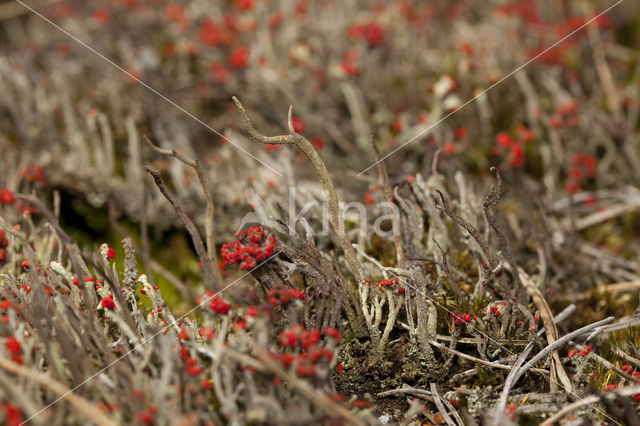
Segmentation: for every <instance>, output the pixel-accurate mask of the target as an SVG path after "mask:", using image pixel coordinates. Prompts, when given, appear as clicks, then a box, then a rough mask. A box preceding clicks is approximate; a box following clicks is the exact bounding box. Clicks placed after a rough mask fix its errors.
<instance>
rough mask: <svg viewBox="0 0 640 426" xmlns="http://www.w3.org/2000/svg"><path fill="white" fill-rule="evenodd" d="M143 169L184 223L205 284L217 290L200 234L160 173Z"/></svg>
mask: <svg viewBox="0 0 640 426" xmlns="http://www.w3.org/2000/svg"><path fill="white" fill-rule="evenodd" d="M144 169H145V171H146V172H147V173H149V174H150V175H151V176H153V180H154V181H155V183H156V185H157V186H158V188H159V189H160V192H162V195H164V196H165V198H166V199H167V200H169V202H170V203H171V205H172V206H173V208H174V209H175V210H176V213H177V214H178V217H179V218H180V220H182V223H184V225H185V227H186V228H187V231H188V232H189V235H190V236H191V240H192V241H193V246H194V248H195V249H196V253H197V254H198V257H199V258H200V262H202V269H203V270H204V275H205V279H206V281H207V283H208V284H209V286H210V287H212V288H213V290H218V285H217V283H216V280H215V278H214V275H213V268H212V267H211V263H210V262H209V257H208V256H207V252H206V251H205V248H204V243H203V242H202V238H200V234H199V233H198V228H196V225H195V224H194V223H193V221H192V220H191V219H189V216H187V214H186V213H185V212H184V210H182V207H181V206H180V204H179V202H178V200H177V199H176V197H175V195H173V193H172V192H171V191H169V189H168V188H167V186H166V185H165V184H164V181H163V180H162V176H161V175H160V172H159V171H158V170H156V169H153V168H151V167H149V166H144Z"/></svg>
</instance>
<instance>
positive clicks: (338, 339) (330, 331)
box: [324, 328, 342, 343]
mask: <svg viewBox="0 0 640 426" xmlns="http://www.w3.org/2000/svg"><path fill="white" fill-rule="evenodd" d="M324 334H325V335H327V336H330V337H333V338H334V339H336V342H338V343H340V342H342V335H341V334H340V332H339V331H338V330H336V329H335V328H325V329H324Z"/></svg>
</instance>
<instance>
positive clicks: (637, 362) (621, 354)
mask: <svg viewBox="0 0 640 426" xmlns="http://www.w3.org/2000/svg"><path fill="white" fill-rule="evenodd" d="M611 350H612V351H613V353H615V354H616V355H618V356H619V357H621V358H624V359H625V360H626V361H627V362H630V363H632V364H635V365H637V366H638V367H640V359H638V358H634V357H632V356H631V355H629V354H627V353H626V352H625V351H623V350H622V349H620V348H619V347H617V346H616V345H614V344H611Z"/></svg>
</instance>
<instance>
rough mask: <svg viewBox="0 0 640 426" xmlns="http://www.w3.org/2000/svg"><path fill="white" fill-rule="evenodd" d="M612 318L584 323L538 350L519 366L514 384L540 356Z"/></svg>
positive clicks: (542, 356) (612, 318)
mask: <svg viewBox="0 0 640 426" xmlns="http://www.w3.org/2000/svg"><path fill="white" fill-rule="evenodd" d="M614 319H615V318H614V317H608V318H605V319H603V320H600V321H596V322H594V323H593V324H589V325H586V326H584V327H582V328H579V329H578V330H575V331H572V332H571V333H569V334H567V335H565V336H562V337H560V338H559V339H558V340H556V341H555V342H553V343H551V344H550V345H549V346H547V347H546V348H544V349H543V350H541V351H540V352H538V354H537V355H535V356H534V357H533V358H531V359H530V360H529V362H527V363H526V364H525V365H523V366H522V367H521V368H520V370H519V371H518V374H517V375H516V377H515V378H514V380H513V383H514V385H515V383H516V382H517V381H518V379H520V377H522V376H523V375H524V373H526V372H527V371H528V370H529V369H530V368H531V367H532V366H533V364H535V363H536V362H538V361H540V360H541V359H542V358H544V357H545V356H547V355H549V354H550V353H551V352H553V351H554V350H556V349H557V348H559V347H560V346H562V345H564V344H566V343H568V342H569V341H570V340H572V339H574V338H576V337H578V336H581V335H583V334H586V333H588V332H590V331H591V330H593V329H595V328H598V327H600V326H601V325H604V324H607V323H609V322H611V321H613V320H614Z"/></svg>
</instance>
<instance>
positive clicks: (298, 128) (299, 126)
mask: <svg viewBox="0 0 640 426" xmlns="http://www.w3.org/2000/svg"><path fill="white" fill-rule="evenodd" d="M291 123H292V124H293V130H294V131H295V132H296V133H302V132H304V129H305V128H306V127H307V124H306V123H305V122H304V120H302V119H301V118H296V117H293V118H291Z"/></svg>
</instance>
